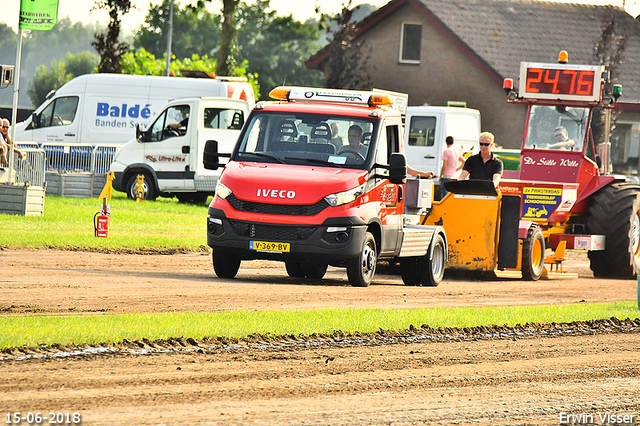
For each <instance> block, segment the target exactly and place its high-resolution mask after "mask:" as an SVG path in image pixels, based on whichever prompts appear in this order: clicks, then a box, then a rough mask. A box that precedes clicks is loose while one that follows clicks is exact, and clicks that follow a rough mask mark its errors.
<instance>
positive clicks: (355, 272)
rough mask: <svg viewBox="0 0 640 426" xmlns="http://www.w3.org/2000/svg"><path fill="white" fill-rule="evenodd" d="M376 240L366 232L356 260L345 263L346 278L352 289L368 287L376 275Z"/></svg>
mask: <svg viewBox="0 0 640 426" xmlns="http://www.w3.org/2000/svg"><path fill="white" fill-rule="evenodd" d="M377 261H378V254H377V251H376V240H375V238H373V235H372V234H371V233H370V232H367V233H366V234H365V236H364V241H362V249H361V250H360V254H359V255H358V257H357V258H356V259H352V260H349V261H347V277H348V278H349V284H351V285H352V286H353V287H369V284H371V281H373V276H374V275H375V273H376V262H377Z"/></svg>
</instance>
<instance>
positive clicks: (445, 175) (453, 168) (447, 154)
mask: <svg viewBox="0 0 640 426" xmlns="http://www.w3.org/2000/svg"><path fill="white" fill-rule="evenodd" d="M446 142H447V149H445V150H444V152H443V153H442V168H441V169H440V199H443V198H444V196H445V195H447V194H448V193H449V191H447V190H446V189H445V187H444V184H445V182H449V181H452V180H454V179H455V177H456V172H457V171H458V170H460V169H461V168H462V164H464V157H463V156H462V155H461V154H460V153H459V152H458V150H457V149H455V148H454V147H453V136H447V139H446ZM458 162H462V163H461V164H459V165H458Z"/></svg>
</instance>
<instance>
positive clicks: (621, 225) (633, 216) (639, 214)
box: [587, 182, 640, 279]
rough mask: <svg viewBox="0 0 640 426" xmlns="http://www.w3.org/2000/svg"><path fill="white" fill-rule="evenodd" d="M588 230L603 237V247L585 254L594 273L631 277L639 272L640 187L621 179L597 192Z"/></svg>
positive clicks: (602, 276) (604, 276)
mask: <svg viewBox="0 0 640 426" xmlns="http://www.w3.org/2000/svg"><path fill="white" fill-rule="evenodd" d="M587 233H589V234H596V235H604V236H605V249H604V250H601V251H590V252H589V253H588V256H589V261H590V262H591V270H592V271H593V275H594V276H595V277H597V278H623V279H625V278H628V279H633V278H634V277H635V276H636V274H637V273H638V271H640V187H639V186H638V185H635V184H631V183H627V182H620V183H613V184H611V185H608V186H606V187H604V188H602V189H601V190H600V191H598V192H597V193H596V194H595V195H594V196H593V201H592V203H591V207H590V208H589V217H588V218H587Z"/></svg>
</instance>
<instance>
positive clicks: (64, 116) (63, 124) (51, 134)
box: [23, 96, 82, 144]
mask: <svg viewBox="0 0 640 426" xmlns="http://www.w3.org/2000/svg"><path fill="white" fill-rule="evenodd" d="M79 102H80V98H79V97H78V96H62V97H59V98H55V99H53V100H52V101H51V102H49V104H48V105H47V106H46V107H45V108H44V109H43V110H42V111H41V112H40V113H39V114H37V115H34V116H33V117H32V122H31V124H29V126H28V127H27V129H26V132H25V134H24V138H23V139H26V138H29V140H33V141H38V142H48V143H60V144H76V143H78V142H79V136H80V134H79V131H80V129H79V127H80V124H79V123H80V120H81V119H82V117H81V114H77V112H78V104H79Z"/></svg>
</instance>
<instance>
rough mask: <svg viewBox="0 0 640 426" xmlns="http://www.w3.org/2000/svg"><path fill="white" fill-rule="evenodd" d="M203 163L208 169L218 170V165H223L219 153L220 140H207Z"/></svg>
mask: <svg viewBox="0 0 640 426" xmlns="http://www.w3.org/2000/svg"><path fill="white" fill-rule="evenodd" d="M202 164H203V165H204V168H205V169H207V170H218V167H220V166H221V165H222V164H220V156H219V154H218V141H207V142H206V143H205V144H204V153H203V155H202Z"/></svg>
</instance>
